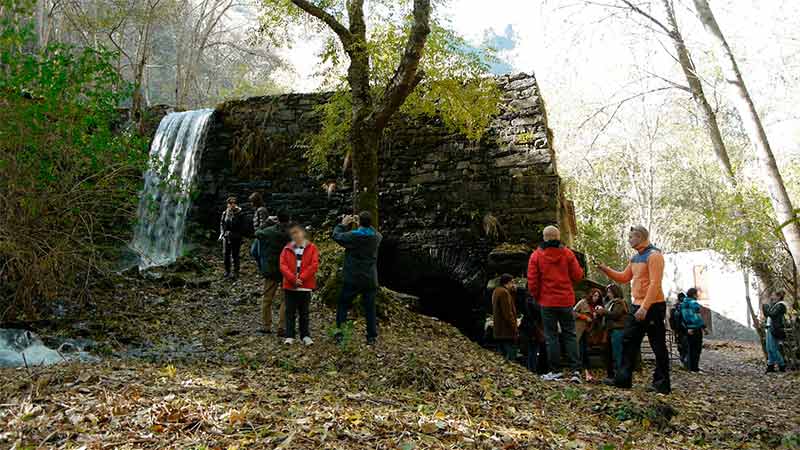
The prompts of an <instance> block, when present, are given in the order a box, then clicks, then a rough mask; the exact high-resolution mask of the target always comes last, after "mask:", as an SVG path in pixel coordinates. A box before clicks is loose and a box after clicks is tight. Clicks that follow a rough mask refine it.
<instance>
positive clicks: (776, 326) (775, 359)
mask: <svg viewBox="0 0 800 450" xmlns="http://www.w3.org/2000/svg"><path fill="white" fill-rule="evenodd" d="M785 295H786V294H784V292H783V291H777V292H773V293H772V295H771V296H770V303H769V304H764V305H762V306H761V308H762V311H763V312H764V317H766V318H767V323H766V331H767V333H766V334H767V373H770V372H775V366H776V365H777V366H778V370H780V371H781V372H786V361H785V360H784V359H783V354H782V353H781V343H782V342H783V340H784V339H786V323H785V318H784V316H785V315H786V311H787V310H788V308H787V306H786V302H785V301H784V297H785Z"/></svg>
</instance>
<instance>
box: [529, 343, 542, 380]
mask: <svg viewBox="0 0 800 450" xmlns="http://www.w3.org/2000/svg"><path fill="white" fill-rule="evenodd" d="M539 347H541V345H540V344H539V343H538V342H536V341H531V342H530V343H529V344H528V355H527V358H526V360H525V367H527V368H528V370H530V371H531V372H533V373H537V372H538V370H539V350H540V348H539ZM542 353H544V352H542Z"/></svg>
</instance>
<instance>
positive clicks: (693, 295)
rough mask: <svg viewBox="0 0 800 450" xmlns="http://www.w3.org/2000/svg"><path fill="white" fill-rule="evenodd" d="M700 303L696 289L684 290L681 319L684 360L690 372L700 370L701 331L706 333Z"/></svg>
mask: <svg viewBox="0 0 800 450" xmlns="http://www.w3.org/2000/svg"><path fill="white" fill-rule="evenodd" d="M701 309H702V308H701V306H700V303H697V289H695V288H691V289H689V290H688V291H686V298H684V299H683V301H682V302H681V309H680V314H681V321H682V322H683V326H684V327H685V328H686V343H687V344H688V347H687V349H686V360H687V362H688V366H689V367H688V369H689V371H690V372H700V353H701V352H702V351H703V333H706V332H707V331H706V322H705V321H704V320H703V316H701V315H700V310H701Z"/></svg>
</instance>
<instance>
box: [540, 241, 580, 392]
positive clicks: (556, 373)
mask: <svg viewBox="0 0 800 450" xmlns="http://www.w3.org/2000/svg"><path fill="white" fill-rule="evenodd" d="M543 235H544V242H542V243H541V244H540V245H539V248H537V249H536V251H535V252H533V254H532V255H531V259H530V260H529V261H528V290H529V291H530V293H531V296H532V297H533V298H534V299H535V300H536V301H537V302H538V303H539V305H541V307H542V321H543V322H544V339H545V342H546V345H547V359H548V360H549V364H550V372H549V373H547V374H545V375H542V379H543V380H546V381H555V380H560V379H561V343H562V342H560V341H563V344H564V348H565V349H566V351H567V359H568V360H569V365H570V369H571V370H572V377H571V378H570V381H573V382H576V383H580V381H581V373H580V368H581V365H580V361H579V360H578V343H577V341H576V339H575V317H574V316H573V315H572V307H573V306H574V305H575V291H574V290H573V289H572V283H575V282H578V281H580V280H581V279H582V278H583V269H582V268H581V266H580V264H578V259H577V258H575V254H574V253H572V250H570V249H568V248H567V247H565V246H564V245H563V244H562V243H561V240H560V239H561V232H560V231H559V230H558V228H556V227H554V226H548V227H546V228H545V229H544V232H543ZM559 328H560V339H559Z"/></svg>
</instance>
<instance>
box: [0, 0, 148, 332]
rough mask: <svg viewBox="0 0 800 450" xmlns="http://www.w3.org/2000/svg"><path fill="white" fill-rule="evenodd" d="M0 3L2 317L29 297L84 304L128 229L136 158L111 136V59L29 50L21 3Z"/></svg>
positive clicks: (118, 97)
mask: <svg viewBox="0 0 800 450" xmlns="http://www.w3.org/2000/svg"><path fill="white" fill-rule="evenodd" d="M0 4H1V5H2V7H3V9H5V10H6V11H14V14H7V15H5V16H4V17H3V18H2V21H3V23H2V24H0V25H1V26H0V28H2V30H3V31H2V33H1V34H0V70H2V72H3V76H2V77H0V167H2V171H3V177H1V178H0V267H3V269H1V270H0V281H2V282H0V285H3V286H4V287H5V289H7V291H6V292H2V295H0V297H2V298H4V299H7V302H8V303H7V304H3V305H0V307H2V310H0V315H5V316H6V317H9V316H14V315H15V314H16V312H18V310H19V309H24V310H25V311H26V312H27V313H28V314H33V313H34V312H35V308H34V306H35V305H34V301H35V300H50V299H54V298H56V297H73V298H75V299H80V298H85V296H86V295H87V294H88V292H89V288H90V287H91V281H92V279H93V277H94V276H95V275H96V274H97V273H102V272H103V271H105V270H106V269H107V268H108V264H107V261H108V257H109V256H112V254H113V251H114V250H113V249H114V248H117V247H119V242H118V239H117V237H116V236H118V232H121V231H122V230H124V232H125V234H127V232H128V230H129V225H130V223H129V217H130V216H129V213H130V212H131V211H133V209H134V205H135V200H136V195H135V193H136V191H137V189H138V186H139V181H140V177H141V169H142V167H143V164H144V159H145V157H144V155H145V154H146V152H145V143H144V141H143V140H142V139H140V138H139V137H138V136H136V135H134V134H129V133H125V132H122V133H120V132H115V130H114V128H115V126H116V124H117V123H118V121H119V119H120V118H121V116H120V113H119V111H117V109H116V108H117V105H119V104H120V102H121V101H122V100H123V99H125V98H128V96H129V94H130V88H129V86H127V85H126V84H125V83H123V82H122V81H121V80H120V78H119V76H118V74H117V72H116V70H115V69H114V66H113V65H112V61H113V60H114V57H113V55H111V54H109V53H106V52H98V51H94V50H91V49H85V50H80V51H78V50H75V49H73V48H71V47H68V46H63V45H51V46H48V47H46V48H43V49H40V50H29V49H32V48H34V47H35V46H34V45H32V44H33V42H34V37H33V35H32V32H31V24H30V21H29V20H28V19H27V17H31V16H30V15H29V13H30V9H28V8H29V7H30V2H25V3H20V2H18V1H14V0H2V3H0ZM26 12H28V14H27V15H26V14H25V13H26ZM22 130H24V132H21V131H22Z"/></svg>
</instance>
